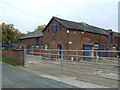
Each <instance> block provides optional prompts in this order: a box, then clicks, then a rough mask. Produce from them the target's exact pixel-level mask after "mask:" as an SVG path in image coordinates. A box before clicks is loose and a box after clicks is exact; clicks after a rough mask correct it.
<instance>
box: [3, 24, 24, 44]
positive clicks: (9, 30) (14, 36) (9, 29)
mask: <svg viewBox="0 0 120 90" xmlns="http://www.w3.org/2000/svg"><path fill="white" fill-rule="evenodd" d="M23 35H24V34H23V33H21V32H20V31H19V30H18V29H15V28H14V25H13V24H5V23H2V43H9V44H17V43H18V38H19V37H21V36H23Z"/></svg>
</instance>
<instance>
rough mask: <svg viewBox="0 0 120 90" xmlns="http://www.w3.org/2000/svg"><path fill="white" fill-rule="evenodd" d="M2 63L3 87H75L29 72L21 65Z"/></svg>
mask: <svg viewBox="0 0 120 90" xmlns="http://www.w3.org/2000/svg"><path fill="white" fill-rule="evenodd" d="M0 65H2V76H3V77H2V88H75V87H73V86H70V85H67V84H63V83H60V82H57V81H54V80H51V79H48V78H44V77H41V76H39V75H36V74H33V73H30V72H27V71H25V70H23V69H21V68H19V67H16V66H15V67H14V66H11V65H8V64H5V63H3V64H0Z"/></svg>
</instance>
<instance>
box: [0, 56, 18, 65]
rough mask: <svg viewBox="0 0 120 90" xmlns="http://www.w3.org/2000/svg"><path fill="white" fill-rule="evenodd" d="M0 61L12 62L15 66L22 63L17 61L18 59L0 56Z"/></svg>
mask: <svg viewBox="0 0 120 90" xmlns="http://www.w3.org/2000/svg"><path fill="white" fill-rule="evenodd" d="M0 61H2V62H4V63H8V64H11V65H13V66H18V65H20V64H19V62H17V61H16V60H13V59H10V58H7V57H0Z"/></svg>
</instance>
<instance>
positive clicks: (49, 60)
mask: <svg viewBox="0 0 120 90" xmlns="http://www.w3.org/2000/svg"><path fill="white" fill-rule="evenodd" d="M49 61H50V50H49Z"/></svg>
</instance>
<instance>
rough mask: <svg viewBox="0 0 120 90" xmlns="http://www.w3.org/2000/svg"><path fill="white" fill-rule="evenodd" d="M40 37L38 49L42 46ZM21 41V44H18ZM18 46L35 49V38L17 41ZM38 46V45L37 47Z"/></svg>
mask: <svg viewBox="0 0 120 90" xmlns="http://www.w3.org/2000/svg"><path fill="white" fill-rule="evenodd" d="M42 39H43V38H42V37H40V45H39V47H40V48H41V44H42V42H43V41H42ZM20 41H21V43H20ZM19 46H30V48H31V46H35V47H36V38H26V39H21V40H19ZM37 46H38V45H37Z"/></svg>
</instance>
